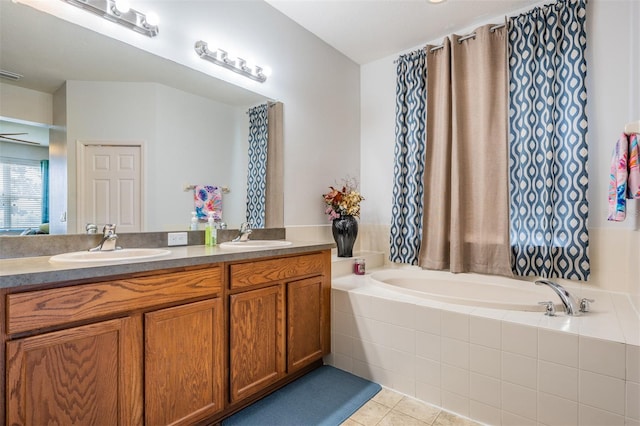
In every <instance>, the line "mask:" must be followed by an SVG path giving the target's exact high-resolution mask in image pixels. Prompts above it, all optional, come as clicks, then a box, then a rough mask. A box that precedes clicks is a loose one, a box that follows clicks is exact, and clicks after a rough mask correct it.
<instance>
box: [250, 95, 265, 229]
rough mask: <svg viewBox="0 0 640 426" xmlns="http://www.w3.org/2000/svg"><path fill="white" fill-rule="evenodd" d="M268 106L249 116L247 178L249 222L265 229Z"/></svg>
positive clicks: (260, 106) (251, 111)
mask: <svg viewBox="0 0 640 426" xmlns="http://www.w3.org/2000/svg"><path fill="white" fill-rule="evenodd" d="M268 108H269V106H268V105H267V104H264V105H259V106H257V107H254V108H251V109H249V111H248V114H249V172H248V176H247V222H249V223H250V224H251V227H252V228H264V227H265V204H266V193H267V143H268V129H269V127H268V120H267V111H268Z"/></svg>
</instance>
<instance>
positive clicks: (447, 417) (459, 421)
mask: <svg viewBox="0 0 640 426" xmlns="http://www.w3.org/2000/svg"><path fill="white" fill-rule="evenodd" d="M433 426H480V423H476V422H474V421H473V420H469V419H465V418H464V417H458V416H456V415H455V414H451V413H447V412H446V411H442V412H441V413H440V414H439V415H438V418H437V419H436V421H435V422H433Z"/></svg>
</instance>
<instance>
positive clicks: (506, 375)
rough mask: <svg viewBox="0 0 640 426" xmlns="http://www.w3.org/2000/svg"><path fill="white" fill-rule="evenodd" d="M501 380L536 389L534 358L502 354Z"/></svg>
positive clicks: (536, 373) (536, 371)
mask: <svg viewBox="0 0 640 426" xmlns="http://www.w3.org/2000/svg"><path fill="white" fill-rule="evenodd" d="M502 380H505V381H507V382H510V383H513V384H516V385H520V386H526V387H528V388H531V389H536V388H537V386H536V383H537V380H538V363H537V361H536V359H535V358H529V357H528V356H522V355H518V354H514V353H510V352H502Z"/></svg>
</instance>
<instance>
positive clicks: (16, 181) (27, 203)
mask: <svg viewBox="0 0 640 426" xmlns="http://www.w3.org/2000/svg"><path fill="white" fill-rule="evenodd" d="M42 188H43V185H42V172H41V171H40V161H37V160H24V159H18V158H6V157H0V229H5V230H9V229H25V228H30V227H37V226H39V225H40V224H41V223H42Z"/></svg>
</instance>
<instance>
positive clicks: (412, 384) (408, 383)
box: [391, 374, 416, 396]
mask: <svg viewBox="0 0 640 426" xmlns="http://www.w3.org/2000/svg"><path fill="white" fill-rule="evenodd" d="M391 383H392V384H393V389H395V390H397V391H398V392H401V393H403V394H405V395H409V396H414V395H415V394H416V380H415V377H414V376H410V377H407V376H402V375H400V374H394V375H393V377H392V379H391Z"/></svg>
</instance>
